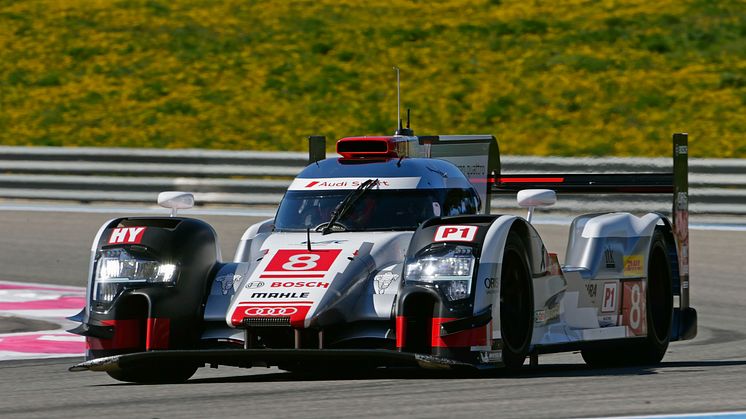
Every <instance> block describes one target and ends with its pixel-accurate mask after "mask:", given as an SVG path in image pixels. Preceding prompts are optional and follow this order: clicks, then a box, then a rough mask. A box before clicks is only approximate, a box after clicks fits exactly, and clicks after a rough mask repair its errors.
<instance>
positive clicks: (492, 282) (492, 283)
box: [484, 277, 498, 290]
mask: <svg viewBox="0 0 746 419" xmlns="http://www.w3.org/2000/svg"><path fill="white" fill-rule="evenodd" d="M497 286H498V283H497V278H489V277H488V278H484V287H485V288H487V289H488V290H489V289H492V288H496V287H497Z"/></svg>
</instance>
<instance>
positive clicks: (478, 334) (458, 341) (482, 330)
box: [431, 317, 487, 348]
mask: <svg viewBox="0 0 746 419" xmlns="http://www.w3.org/2000/svg"><path fill="white" fill-rule="evenodd" d="M451 320H455V319H454V318H451V317H433V327H432V340H431V343H432V347H433V348H449V347H464V346H484V345H486V344H487V325H484V326H479V327H476V328H474V329H467V330H464V331H461V332H458V333H454V334H452V335H448V336H442V337H441V336H440V324H441V323H447V322H449V321H451Z"/></svg>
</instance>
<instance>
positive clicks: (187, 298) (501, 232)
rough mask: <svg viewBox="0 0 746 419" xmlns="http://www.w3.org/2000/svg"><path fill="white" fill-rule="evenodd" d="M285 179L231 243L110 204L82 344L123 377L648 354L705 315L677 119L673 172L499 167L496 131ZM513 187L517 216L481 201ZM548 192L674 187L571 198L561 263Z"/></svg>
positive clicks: (420, 142) (315, 162)
mask: <svg viewBox="0 0 746 419" xmlns="http://www.w3.org/2000/svg"><path fill="white" fill-rule="evenodd" d="M312 140H313V141H312V147H311V153H310V157H311V158H310V164H309V165H308V166H307V167H306V168H305V169H303V170H302V171H301V172H300V174H299V175H298V176H297V177H296V178H295V180H293V181H292V183H291V184H290V186H289V188H288V190H287V193H286V194H285V196H284V198H283V199H282V202H281V203H280V205H279V208H278V210H277V213H276V216H275V217H274V218H273V219H270V220H266V221H264V222H261V223H258V224H255V225H252V226H250V227H249V228H247V229H246V231H245V233H244V234H243V237H242V238H241V241H240V243H239V244H238V248H237V250H236V254H235V257H234V259H233V262H223V261H222V260H221V256H220V251H219V248H218V245H217V235H216V233H215V231H214V230H213V229H212V228H211V227H210V226H209V225H208V224H206V223H205V222H203V221H200V220H197V219H192V218H186V217H178V216H174V215H175V212H176V210H177V209H179V208H188V207H190V206H191V205H192V203H193V198H192V197H191V196H190V195H189V194H184V193H166V194H165V195H163V194H162V196H161V197H160V199H159V201H163V202H161V203H162V204H163V205H164V206H166V207H169V208H172V209H173V212H172V216H171V217H124V218H116V219H113V220H111V221H108V222H106V223H105V224H104V225H103V226H101V228H100V230H99V232H98V234H97V236H96V238H95V239H94V241H93V246H92V248H91V261H90V265H89V277H88V288H87V305H86V307H85V308H84V310H83V311H81V313H80V314H79V315H78V316H76V319H77V320H79V321H80V322H81V324H80V326H79V327H78V328H76V329H75V330H74V332H75V333H78V334H81V335H84V336H86V339H87V346H88V349H87V352H86V361H85V362H83V363H81V364H79V365H76V366H74V367H72V368H71V370H94V371H106V372H107V373H108V374H109V375H111V376H112V377H114V378H115V379H118V380H122V381H131V382H179V381H184V380H187V379H188V378H189V377H191V376H192V374H193V373H194V372H195V370H196V369H197V368H198V367H201V366H205V365H210V366H217V365H229V366H238V367H252V366H279V367H280V368H282V369H286V370H290V371H303V370H315V371H323V370H324V368H337V367H338V366H345V368H348V367H355V368H376V367H407V366H416V367H425V368H428V367H432V368H467V369H485V368H492V367H506V368H510V369H516V368H519V367H520V366H521V365H523V364H524V361H525V359H526V357H528V356H531V357H532V359H535V357H536V356H538V355H539V354H543V353H551V352H561V351H570V350H580V351H581V352H582V355H583V358H584V359H585V361H586V362H587V363H588V364H590V365H594V366H601V365H631V364H653V363H657V362H659V361H660V360H661V359H662V358H663V356H664V354H665V352H666V350H667V347H668V345H669V342H670V341H675V340H684V339H691V338H693V337H694V336H695V334H696V311H695V310H694V309H693V308H692V307H689V298H688V289H689V275H688V235H687V201H688V199H687V196H688V194H687V159H686V158H687V142H686V141H687V138H686V134H675V135H674V171H673V173H665V174H655V173H647V174H556V175H504V174H501V173H500V162H499V152H498V146H497V142H496V140H495V138H494V137H492V136H484V135H478V136H474V135H473V136H429V137H425V136H419V137H418V136H414V135H413V133H411V132H409V131H405V132H397V134H395V135H393V136H386V137H351V138H342V139H341V140H339V141H338V142H337V153H338V154H339V156H337V157H332V158H324V156H323V154H324V151H323V150H324V146H323V139H321V140H320V139H319V138H318V137H313V138H312ZM516 192H517V193H518V203H519V205H520V206H522V207H527V208H529V216H528V217H527V219H524V218H522V217H518V216H514V215H499V214H491V213H490V197H491V196H492V194H494V193H516ZM555 192H560V193H562V192H573V193H615V192H624V193H668V194H672V195H673V196H674V197H675V199H674V200H673V222H671V221H669V219H668V218H666V217H665V216H664V215H662V214H658V213H648V214H643V215H641V216H638V215H633V214H630V213H626V212H613V213H603V214H587V215H581V216H578V217H577V218H575V219H574V221H572V224H571V226H570V233H569V241H568V245H567V251H566V257H565V261H564V263H562V264H561V263H560V261H559V260H558V258H557V255H556V254H555V253H551V252H548V251H547V250H546V249H545V247H544V244H543V242H542V240H541V238H540V236H539V234H538V233H537V231H536V230H535V229H534V227H533V226H532V224H531V222H530V218H531V211H532V210H533V208H534V207H537V206H544V205H550V204H552V203H553V202H554V200H555Z"/></svg>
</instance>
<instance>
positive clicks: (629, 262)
mask: <svg viewBox="0 0 746 419" xmlns="http://www.w3.org/2000/svg"><path fill="white" fill-rule="evenodd" d="M643 271H644V269H643V266H642V256H640V255H632V256H625V257H624V276H642V275H643Z"/></svg>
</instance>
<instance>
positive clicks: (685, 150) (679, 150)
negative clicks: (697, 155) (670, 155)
mask: <svg viewBox="0 0 746 419" xmlns="http://www.w3.org/2000/svg"><path fill="white" fill-rule="evenodd" d="M676 154H678V155H682V154H689V147H687V146H685V145H680V146H678V147H676Z"/></svg>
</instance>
